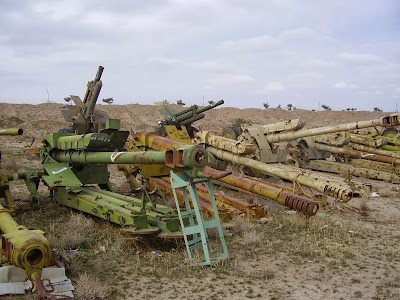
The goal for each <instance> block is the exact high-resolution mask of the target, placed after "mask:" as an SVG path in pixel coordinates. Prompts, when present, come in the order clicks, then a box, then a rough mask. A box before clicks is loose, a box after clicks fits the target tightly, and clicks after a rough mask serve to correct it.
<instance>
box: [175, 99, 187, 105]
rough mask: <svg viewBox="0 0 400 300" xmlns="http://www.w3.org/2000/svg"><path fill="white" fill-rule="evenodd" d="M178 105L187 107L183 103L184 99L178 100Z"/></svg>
mask: <svg viewBox="0 0 400 300" xmlns="http://www.w3.org/2000/svg"><path fill="white" fill-rule="evenodd" d="M176 104H178V105H179V106H185V105H186V103H183V100H182V99H179V100H176Z"/></svg>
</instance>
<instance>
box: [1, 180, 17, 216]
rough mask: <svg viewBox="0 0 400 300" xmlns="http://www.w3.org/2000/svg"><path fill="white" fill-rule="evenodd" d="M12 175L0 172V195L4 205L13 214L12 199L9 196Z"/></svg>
mask: <svg viewBox="0 0 400 300" xmlns="http://www.w3.org/2000/svg"><path fill="white" fill-rule="evenodd" d="M13 179H14V177H13V176H12V175H11V174H5V173H0V197H1V198H4V201H5V202H6V207H7V208H8V209H9V210H10V211H11V212H12V213H13V214H14V213H15V205H14V199H13V198H12V197H11V192H10V184H9V182H10V181H12V180H13Z"/></svg>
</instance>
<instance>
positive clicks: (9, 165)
mask: <svg viewBox="0 0 400 300" xmlns="http://www.w3.org/2000/svg"><path fill="white" fill-rule="evenodd" d="M0 167H1V170H2V171H3V172H7V173H10V174H14V173H17V172H18V170H19V166H18V162H17V159H15V158H14V157H7V159H6V160H4V161H3V162H2V163H1V165H0Z"/></svg>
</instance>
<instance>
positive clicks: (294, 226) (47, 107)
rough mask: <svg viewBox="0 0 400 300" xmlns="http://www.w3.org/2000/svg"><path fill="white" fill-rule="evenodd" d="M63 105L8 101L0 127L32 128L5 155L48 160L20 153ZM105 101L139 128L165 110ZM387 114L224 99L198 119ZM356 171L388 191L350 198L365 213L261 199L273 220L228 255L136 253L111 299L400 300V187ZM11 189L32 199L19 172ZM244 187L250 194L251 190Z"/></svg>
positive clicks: (218, 125) (7, 142) (215, 122)
mask: <svg viewBox="0 0 400 300" xmlns="http://www.w3.org/2000/svg"><path fill="white" fill-rule="evenodd" d="M60 106H61V105H59V104H51V103H46V104H40V105H16V104H7V103H0V128H8V127H21V128H23V129H24V135H23V136H20V137H9V136H4V137H2V147H1V148H2V152H3V154H4V163H3V164H6V161H7V160H8V161H11V162H12V163H9V165H8V166H6V167H8V168H12V167H13V164H15V165H16V168H17V169H18V170H19V171H21V169H34V168H39V167H40V163H39V162H38V161H37V160H35V159H32V158H26V157H23V156H21V155H20V151H21V149H22V148H24V147H28V146H30V145H40V141H41V137H42V136H43V135H44V134H47V133H51V132H54V131H57V130H58V129H59V128H63V127H67V125H68V123H66V122H65V121H64V120H63V118H62V116H61V113H60V112H59V108H60ZM98 108H99V109H102V110H104V111H107V112H108V113H109V115H110V117H114V118H120V119H121V120H122V126H123V128H125V129H132V130H134V131H141V130H145V129H147V130H151V129H153V128H155V126H156V125H157V120H160V119H161V115H160V114H159V113H158V111H157V107H154V106H150V105H148V106H146V105H135V104H130V105H126V106H118V105H109V106H104V105H99V107H98ZM382 115H384V113H377V112H375V113H373V112H364V111H360V112H358V111H356V112H337V111H326V112H325V111H324V112H311V111H305V110H296V111H286V110H281V109H236V108H225V107H222V108H218V109H214V110H212V111H209V112H206V117H205V118H204V119H203V120H201V121H199V122H197V123H196V125H197V127H199V128H201V129H208V130H210V129H212V130H216V131H220V130H222V128H224V127H226V126H229V125H230V124H231V123H232V121H233V120H234V119H237V118H242V119H244V120H247V121H251V122H253V123H261V124H268V123H273V122H277V121H283V120H287V119H293V118H298V117H302V118H304V119H306V120H307V122H308V123H307V124H308V126H309V127H315V126H325V125H333V124H339V123H347V122H352V121H356V120H369V119H373V118H376V117H379V116H382ZM15 153H18V154H17V155H15ZM13 159H14V161H13ZM15 160H17V161H15ZM112 174H113V182H114V183H116V185H117V187H118V188H119V189H120V190H125V191H126V189H127V184H126V182H125V180H124V178H123V175H121V174H119V173H118V172H117V171H116V169H115V168H114V169H113V168H112ZM355 180H357V181H359V182H362V183H367V184H370V185H371V186H372V189H373V190H374V191H376V192H378V194H379V195H380V196H379V197H367V198H364V199H360V198H355V199H352V200H351V201H350V202H349V205H350V208H351V207H356V208H359V207H360V206H363V207H364V208H365V210H366V211H367V215H360V214H358V213H356V212H355V211H353V210H352V209H348V208H346V207H344V206H342V205H339V203H337V202H335V201H334V200H333V199H330V206H329V208H328V210H327V211H325V212H323V214H321V216H319V217H313V218H309V219H307V218H305V217H304V216H301V215H298V214H294V215H292V214H288V213H287V210H286V209H284V208H282V207H279V206H278V205H276V204H275V203H273V202H272V201H268V200H259V201H260V203H262V204H264V205H265V206H266V207H267V210H268V213H269V218H268V222H267V223H266V224H262V225H259V224H257V225H254V224H246V225H243V226H242V228H241V229H240V230H234V231H232V232H229V231H228V232H227V236H226V239H227V243H228V247H229V250H230V253H231V259H230V260H229V261H228V262H226V263H224V264H222V265H218V266H215V267H211V268H197V269H196V268H189V267H187V266H182V260H183V258H182V256H177V257H175V254H173V251H172V250H171V249H169V250H165V256H164V258H161V259H158V258H154V257H153V256H152V250H151V249H150V250H148V251H147V253H145V254H144V256H141V255H142V254H138V253H132V254H131V260H130V261H125V262H124V263H123V264H119V265H118V266H119V267H118V268H117V269H116V271H117V273H123V274H125V275H124V276H123V278H122V279H121V278H120V276H118V277H117V276H116V275H115V280H112V281H113V284H114V286H115V287H116V288H117V289H118V290H119V291H120V293H119V294H118V295H114V296H110V297H108V299H250V298H256V299H257V298H258V299H400V245H399V241H400V230H399V224H400V218H399V217H400V202H399V201H400V200H399V196H400V186H399V185H396V184H390V183H385V182H380V181H372V180H367V179H355ZM216 188H217V189H222V188H220V187H216ZM222 190H224V189H222ZM11 191H12V193H13V196H14V198H15V199H16V200H17V201H26V200H27V199H28V193H27V190H26V188H25V187H24V186H23V182H21V181H15V182H13V183H11ZM224 191H225V192H228V191H226V190H224ZM237 196H238V197H241V198H242V199H245V200H249V196H248V195H237ZM43 229H45V228H43ZM171 253H172V254H171ZM167 254H168V255H167ZM167 256H168V257H170V258H168V259H167V258H165V257H167ZM109 259H111V260H113V259H114V260H117V258H109ZM114 267H115V266H114ZM138 270H140V271H138ZM108 277H109V279H110V276H108ZM111 278H112V276H111ZM117 278H118V280H117ZM105 281H106V280H105Z"/></svg>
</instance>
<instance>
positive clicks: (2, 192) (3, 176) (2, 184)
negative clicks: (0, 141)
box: [0, 128, 24, 213]
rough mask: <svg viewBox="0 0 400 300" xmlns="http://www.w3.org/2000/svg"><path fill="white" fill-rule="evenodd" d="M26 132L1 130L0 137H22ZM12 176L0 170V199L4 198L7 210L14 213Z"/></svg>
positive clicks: (11, 129)
mask: <svg viewBox="0 0 400 300" xmlns="http://www.w3.org/2000/svg"><path fill="white" fill-rule="evenodd" d="M23 133H24V131H23V130H22V129H21V128H8V129H0V135H22V134H23ZM1 158H2V155H1V151H0V164H1ZM13 178H14V177H13V175H12V174H7V173H5V172H3V171H2V170H1V169H0V197H1V198H4V200H5V202H6V206H7V208H9V209H10V210H11V212H12V213H14V210H15V208H14V200H13V199H12V197H11V193H10V188H9V181H11V180H13Z"/></svg>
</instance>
